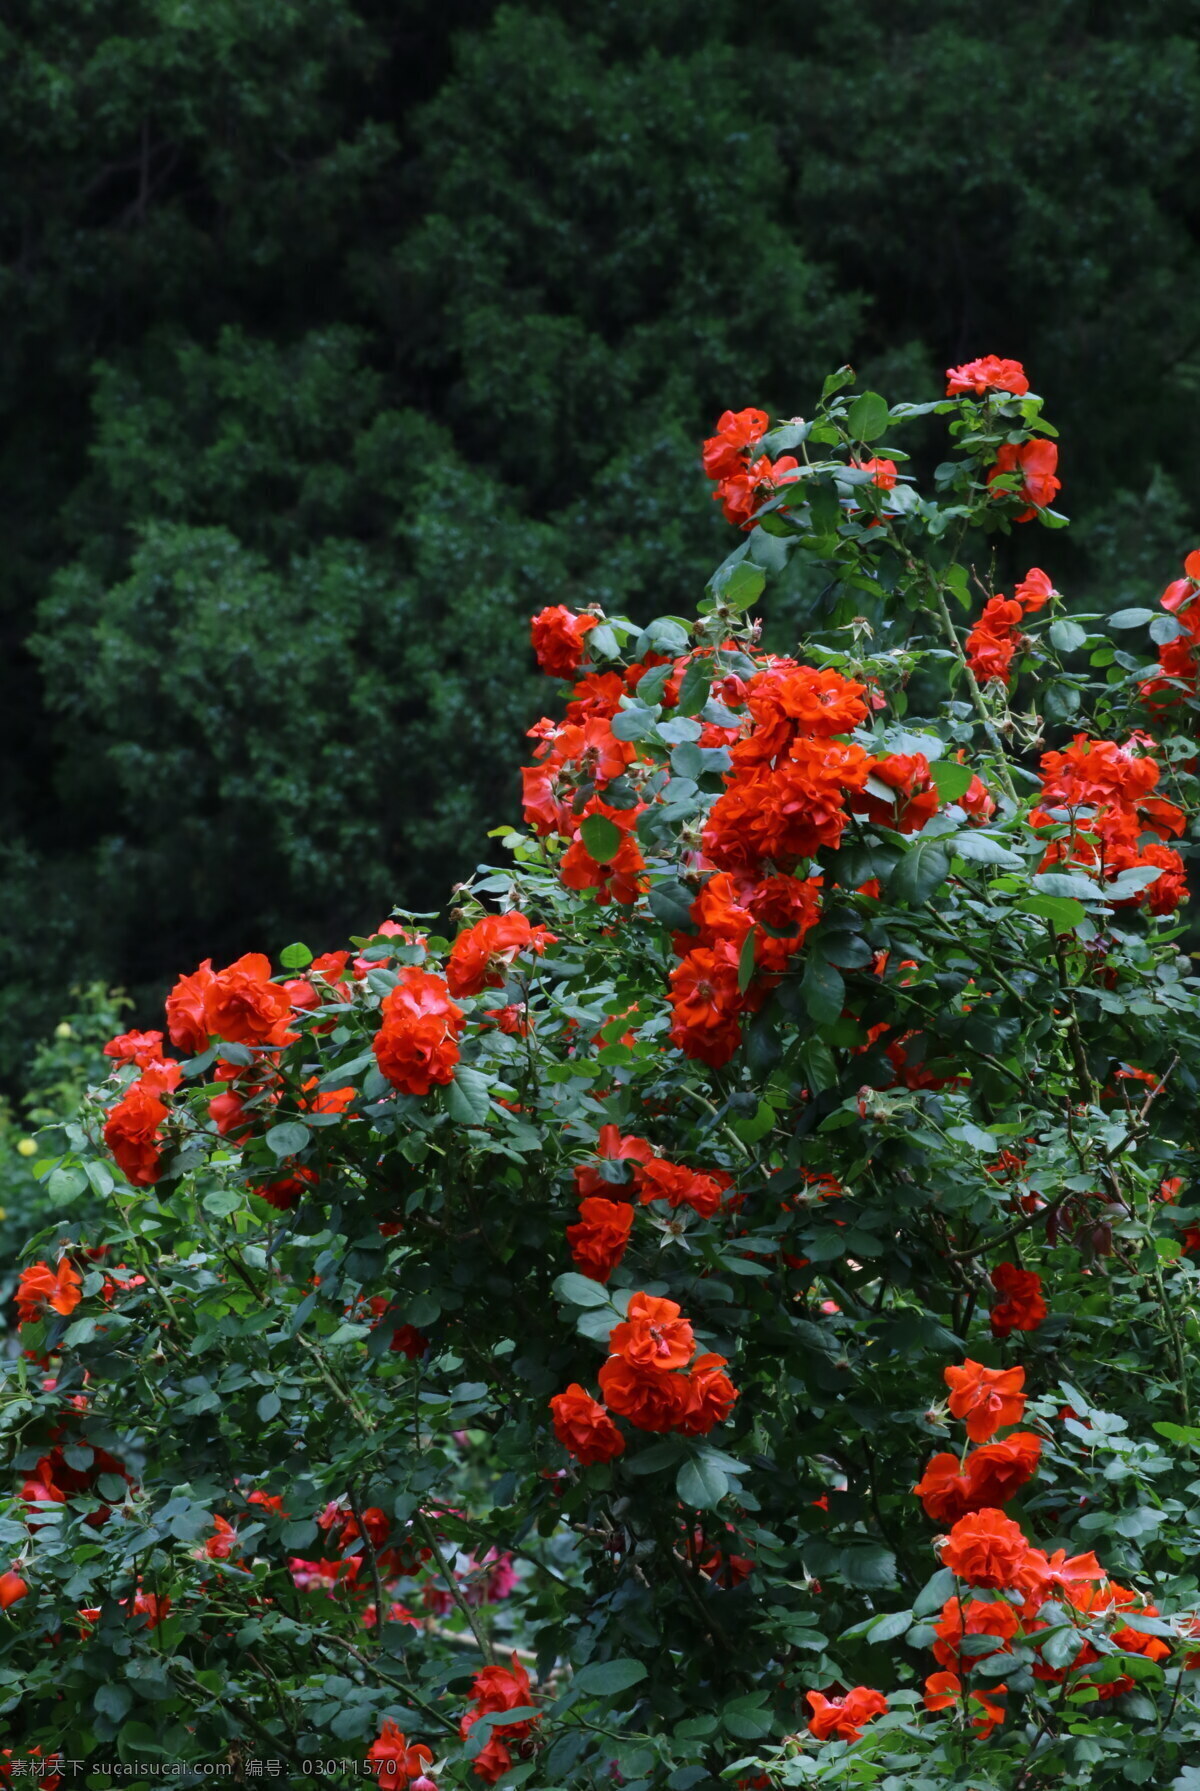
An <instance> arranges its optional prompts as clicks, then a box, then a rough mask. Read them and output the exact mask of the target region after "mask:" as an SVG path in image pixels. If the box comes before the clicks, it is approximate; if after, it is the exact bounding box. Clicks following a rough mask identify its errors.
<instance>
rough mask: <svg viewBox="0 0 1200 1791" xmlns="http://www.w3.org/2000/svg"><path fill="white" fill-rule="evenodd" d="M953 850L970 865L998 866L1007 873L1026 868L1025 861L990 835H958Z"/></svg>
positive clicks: (971, 833) (969, 833)
mask: <svg viewBox="0 0 1200 1791" xmlns="http://www.w3.org/2000/svg"><path fill="white" fill-rule="evenodd" d="M952 849H953V850H954V851H955V852H957V853H958V856H959V857H960V858H965V859H966V860H967V861H968V863H970V864H996V865H999V866H1000V868H1001V870H1005V871H1020V870H1024V868H1025V860H1024V859H1023V858H1021V857H1020V856H1019V855H1018V854H1017V853H1016V852H1013V851H1011V850H1010V849H1009V847H1007V846H1005V845H1003V844H1002V843H1001V841H1000V840H998V839H996V838H995V837H994V835H992V834H990V833H981V832H975V831H969V832H963V833H956V834H955V836H954V842H953V848H952Z"/></svg>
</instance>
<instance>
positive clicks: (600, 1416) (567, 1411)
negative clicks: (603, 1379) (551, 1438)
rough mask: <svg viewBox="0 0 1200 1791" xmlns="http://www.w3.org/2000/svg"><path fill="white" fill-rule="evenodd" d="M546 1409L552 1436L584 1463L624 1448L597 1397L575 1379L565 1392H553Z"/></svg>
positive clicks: (589, 1463)
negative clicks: (548, 1413)
mask: <svg viewBox="0 0 1200 1791" xmlns="http://www.w3.org/2000/svg"><path fill="white" fill-rule="evenodd" d="M550 1411H551V1414H552V1415H553V1418H554V1434H555V1436H556V1437H557V1438H558V1440H559V1442H560V1443H561V1444H562V1446H563V1448H564V1449H565V1450H566V1451H567V1452H568V1454H570V1455H573V1456H574V1457H575V1459H576V1461H579V1462H581V1463H582V1464H583V1466H584V1467H590V1466H591V1464H592V1463H593V1462H598V1461H611V1460H612V1459H613V1457H614V1456H616V1455H621V1454H622V1453H623V1452H624V1449H625V1438H624V1437H623V1436H622V1435H621V1433H620V1431H619V1430H618V1429H617V1427H616V1425H615V1424H614V1423H613V1421H612V1419H611V1418H610V1417H609V1415H608V1413H607V1412H606V1411H605V1409H604V1407H603V1406H602V1405H601V1404H600V1402H599V1400H598V1399H593V1398H592V1396H591V1394H590V1393H585V1392H584V1390H583V1388H582V1387H581V1386H580V1385H579V1382H578V1381H572V1382H571V1385H570V1386H569V1387H568V1388H567V1390H566V1392H565V1393H556V1394H555V1395H554V1398H553V1399H552V1400H551V1401H550Z"/></svg>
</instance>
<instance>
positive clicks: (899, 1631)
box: [840, 1575, 953, 1642]
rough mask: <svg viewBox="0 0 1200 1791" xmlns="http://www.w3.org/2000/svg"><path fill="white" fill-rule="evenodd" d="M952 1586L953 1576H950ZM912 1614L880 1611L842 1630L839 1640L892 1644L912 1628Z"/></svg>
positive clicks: (908, 1612)
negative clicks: (856, 1637)
mask: <svg viewBox="0 0 1200 1791" xmlns="http://www.w3.org/2000/svg"><path fill="white" fill-rule="evenodd" d="M951 1586H953V1575H951ZM912 1621H913V1613H912V1612H911V1611H881V1612H880V1614H879V1615H878V1616H876V1617H865V1618H864V1619H863V1621H862V1622H861V1623H855V1624H853V1625H852V1626H851V1628H849V1629H844V1630H843V1631H842V1634H841V1638H840V1639H841V1640H842V1641H847V1640H848V1639H850V1638H851V1637H854V1636H862V1637H863V1638H864V1640H866V1639H868V1638H869V1639H870V1640H871V1641H872V1642H894V1641H895V1639H896V1637H897V1636H902V1635H906V1634H907V1633H908V1631H909V1630H910V1629H911V1628H912Z"/></svg>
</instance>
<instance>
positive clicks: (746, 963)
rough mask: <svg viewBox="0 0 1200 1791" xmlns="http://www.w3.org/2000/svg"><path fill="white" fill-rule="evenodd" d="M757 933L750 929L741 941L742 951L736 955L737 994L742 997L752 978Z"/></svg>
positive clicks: (753, 928) (754, 929) (755, 929)
mask: <svg viewBox="0 0 1200 1791" xmlns="http://www.w3.org/2000/svg"><path fill="white" fill-rule="evenodd" d="M757 931H758V929H757V928H756V927H751V928H750V931H749V932H748V933H747V934H746V937H745V938H744V939H743V940H742V949H741V951H740V952H739V953H738V993H739V994H740V995H744V994H745V993H746V990H747V989H748V988H749V987H750V983H751V981H752V979H753V977H754V936H755V933H756V932H757Z"/></svg>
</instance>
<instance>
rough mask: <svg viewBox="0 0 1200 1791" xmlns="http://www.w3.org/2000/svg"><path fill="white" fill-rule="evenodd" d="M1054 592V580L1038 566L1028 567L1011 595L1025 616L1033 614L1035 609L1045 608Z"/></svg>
mask: <svg viewBox="0 0 1200 1791" xmlns="http://www.w3.org/2000/svg"><path fill="white" fill-rule="evenodd" d="M1054 594H1055V592H1054V582H1053V580H1052V579H1051V578H1050V576H1049V574H1048V573H1046V572H1043V571H1042V569H1041V567H1040V566H1032V567H1030V569H1029V571H1028V572H1027V573H1026V574H1025V576H1024V578H1023V579H1022V580H1021V582H1020V584H1019V585H1017V586H1016V587H1015V588H1014V590H1013V596H1014V597H1015V598H1016V600H1017V602H1018V603H1019V604H1020V605H1021V607H1022V608H1023V609H1024V611H1025V614H1026V615H1027V616H1031V615H1033V614H1034V612H1035V611H1036V610H1039V609H1045V607H1046V605H1047V604H1048V603H1049V601H1050V599H1051V597H1053V596H1054Z"/></svg>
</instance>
